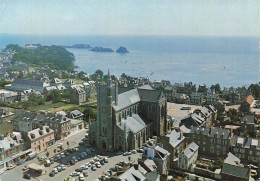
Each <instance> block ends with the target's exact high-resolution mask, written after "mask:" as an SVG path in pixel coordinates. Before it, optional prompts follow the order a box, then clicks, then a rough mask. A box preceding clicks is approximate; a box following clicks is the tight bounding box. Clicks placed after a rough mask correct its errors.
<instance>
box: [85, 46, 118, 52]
mask: <svg viewBox="0 0 260 181" xmlns="http://www.w3.org/2000/svg"><path fill="white" fill-rule="evenodd" d="M90 51H93V52H114V50H112V49H111V48H103V47H94V48H91V49H90Z"/></svg>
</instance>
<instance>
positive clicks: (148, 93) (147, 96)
mask: <svg viewBox="0 0 260 181" xmlns="http://www.w3.org/2000/svg"><path fill="white" fill-rule="evenodd" d="M161 94H162V91H159V90H153V89H152V87H151V86H150V85H144V86H142V87H138V88H136V89H132V90H129V91H126V92H123V93H121V94H119V95H118V104H117V105H113V108H114V109H115V110H116V111H119V110H122V109H124V108H126V107H129V106H131V105H133V104H136V103H138V102H140V101H147V102H157V101H158V99H159V98H160V96H161Z"/></svg>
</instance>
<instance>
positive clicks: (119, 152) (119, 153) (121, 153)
mask: <svg viewBox="0 0 260 181" xmlns="http://www.w3.org/2000/svg"><path fill="white" fill-rule="evenodd" d="M123 154H124V152H122V151H118V152H116V155H123Z"/></svg>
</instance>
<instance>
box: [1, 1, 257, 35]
mask: <svg viewBox="0 0 260 181" xmlns="http://www.w3.org/2000/svg"><path fill="white" fill-rule="evenodd" d="M259 4H260V1H258V0H0V33H13V34H64V35H66V34H68V35H71V34H79V35H90V34H96V35H116V34H120V35H189V36H190V35H191V36H192V35H206V36H211V35H212V36H258V35H259V27H260V18H259Z"/></svg>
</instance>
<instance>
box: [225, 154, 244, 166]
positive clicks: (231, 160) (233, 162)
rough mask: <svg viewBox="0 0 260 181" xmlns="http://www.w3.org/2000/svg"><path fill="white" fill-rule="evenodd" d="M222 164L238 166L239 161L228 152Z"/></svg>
mask: <svg viewBox="0 0 260 181" xmlns="http://www.w3.org/2000/svg"><path fill="white" fill-rule="evenodd" d="M224 163H228V164H230V165H239V164H240V159H239V158H238V157H236V156H235V155H233V154H232V153H231V152H229V153H228V156H227V158H226V159H225V160H224Z"/></svg>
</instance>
